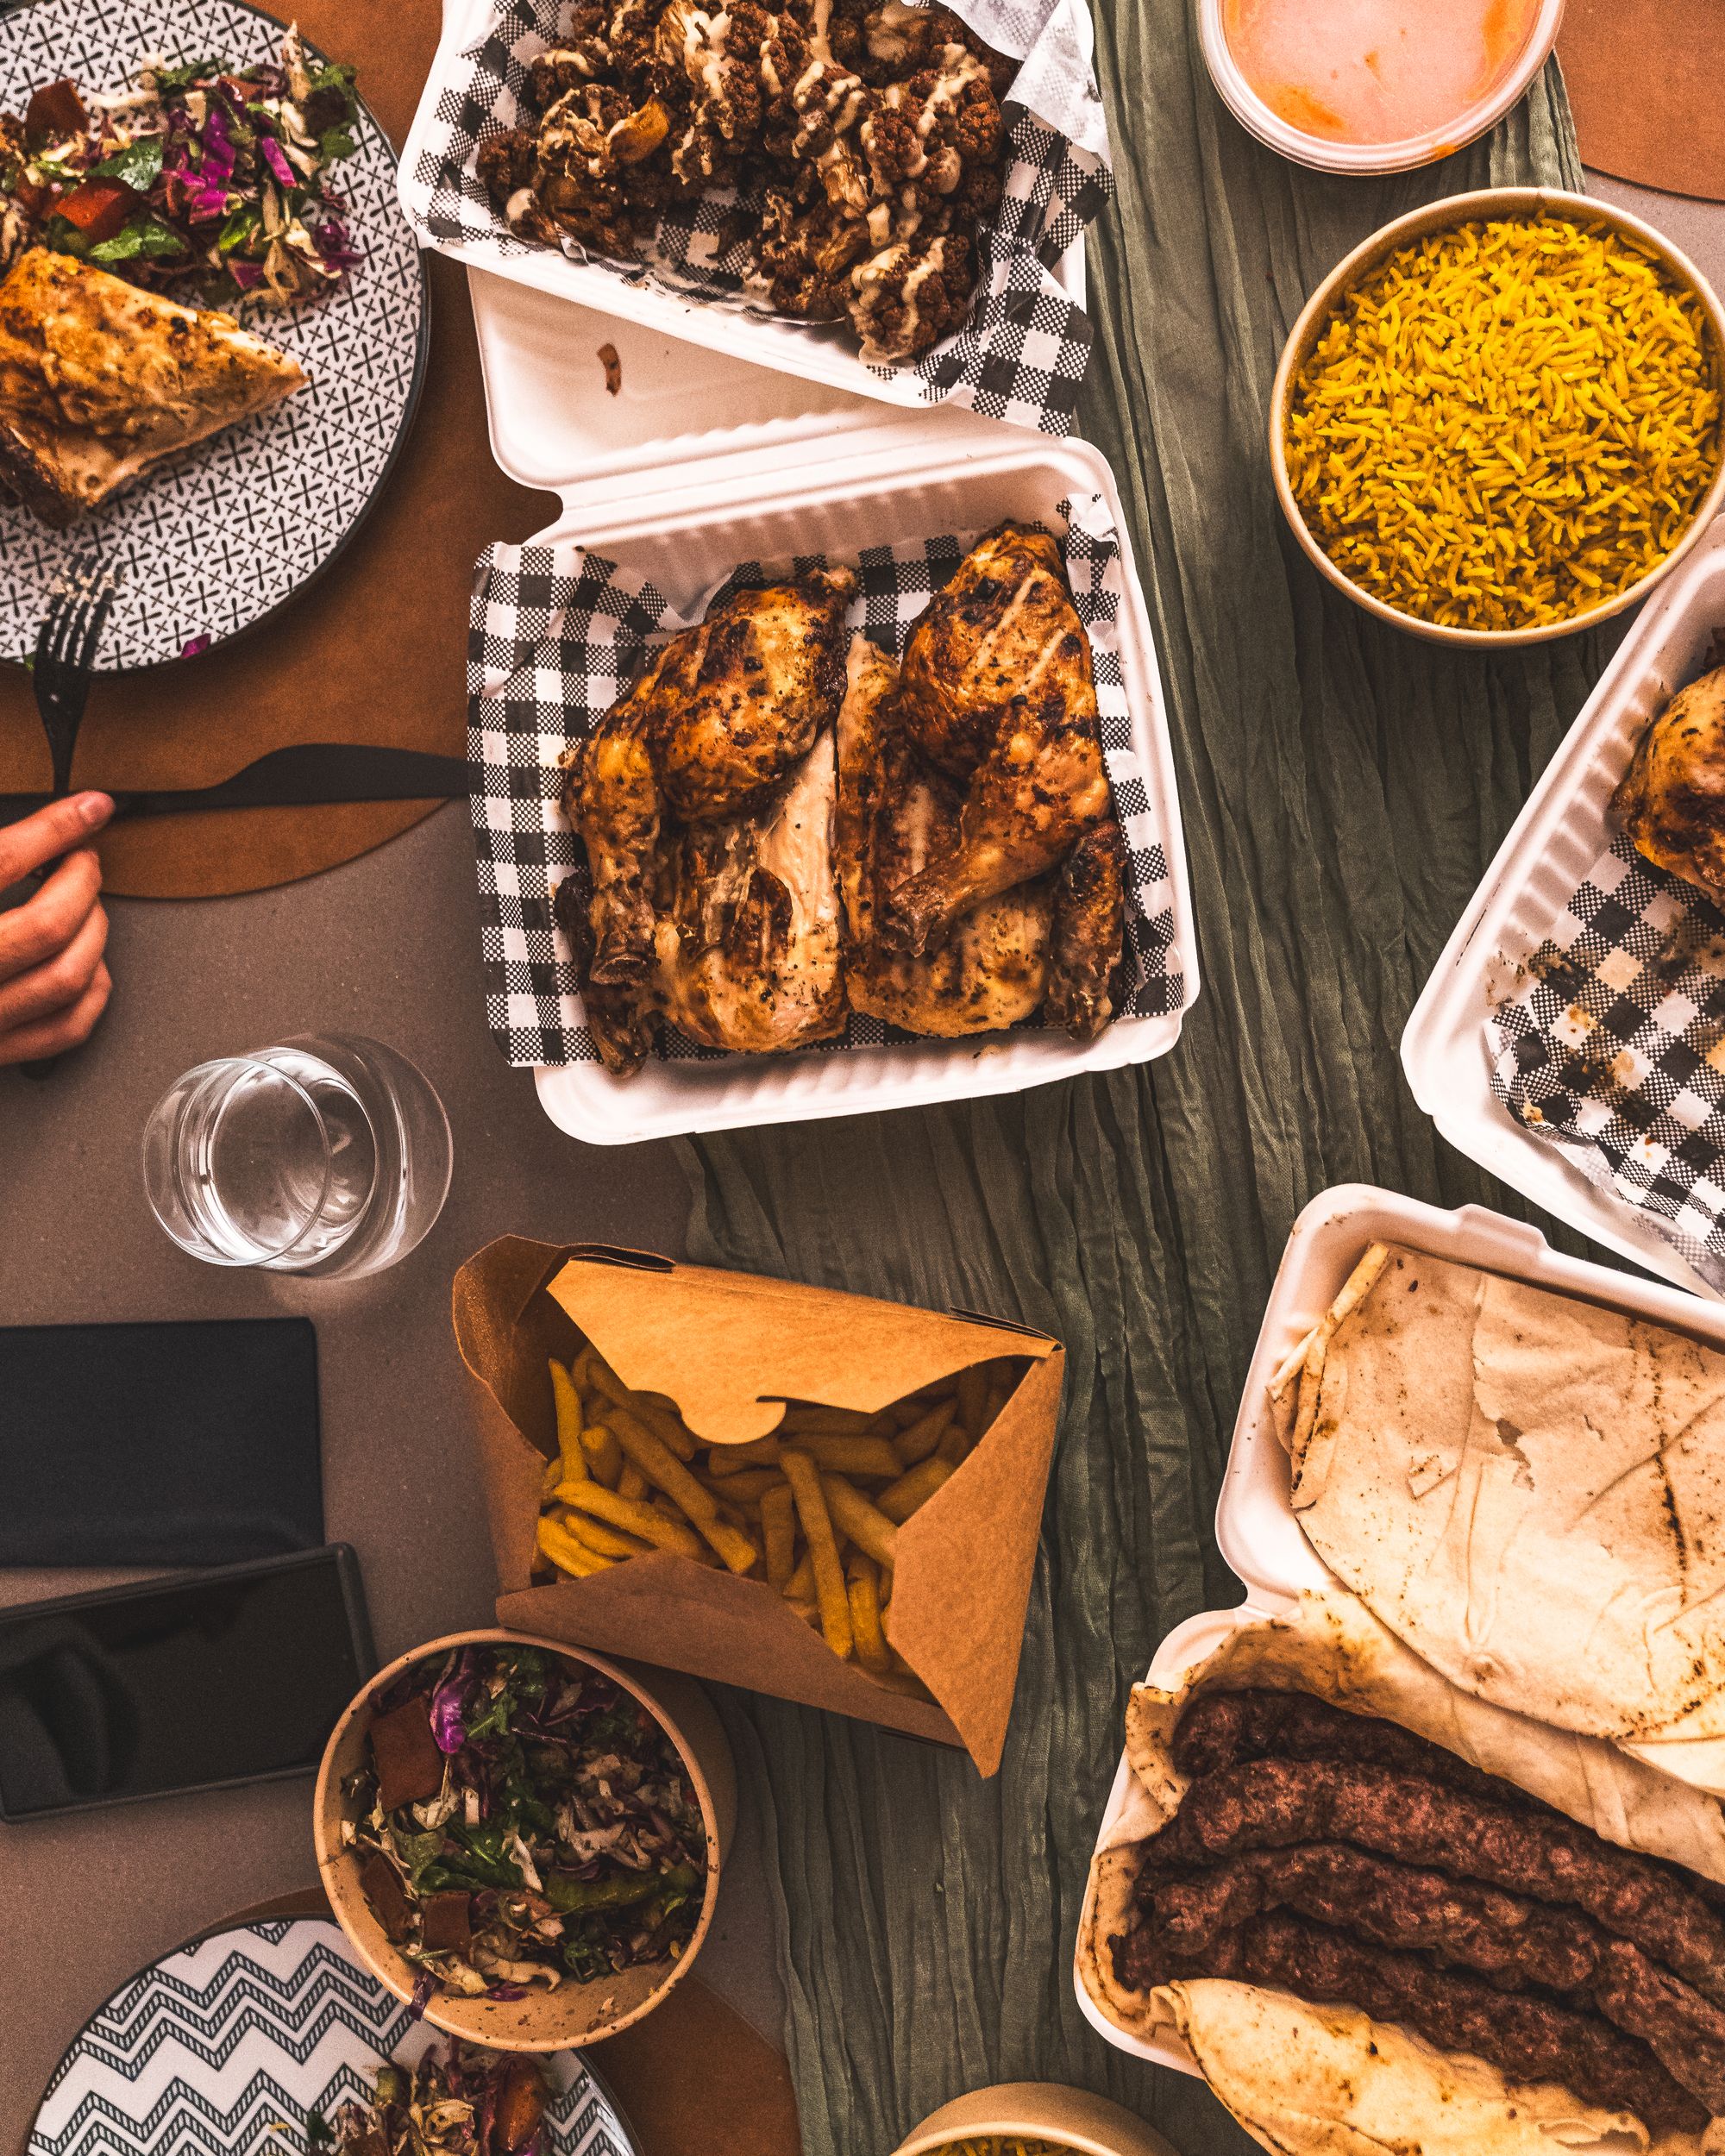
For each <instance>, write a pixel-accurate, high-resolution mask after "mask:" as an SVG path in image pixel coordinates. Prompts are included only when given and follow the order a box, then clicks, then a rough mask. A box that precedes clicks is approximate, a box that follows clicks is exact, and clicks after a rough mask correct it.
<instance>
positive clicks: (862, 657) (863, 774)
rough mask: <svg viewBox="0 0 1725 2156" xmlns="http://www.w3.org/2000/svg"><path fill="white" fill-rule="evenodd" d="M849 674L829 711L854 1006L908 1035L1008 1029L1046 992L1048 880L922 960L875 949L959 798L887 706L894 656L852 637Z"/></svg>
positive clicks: (996, 904)
mask: <svg viewBox="0 0 1725 2156" xmlns="http://www.w3.org/2000/svg"><path fill="white" fill-rule="evenodd" d="M898 687H899V670H898V667H897V666H896V665H895V664H894V661H892V660H891V659H890V658H888V656H887V655H886V654H885V653H884V652H882V651H881V650H879V649H876V647H875V645H873V644H871V643H869V642H868V640H867V639H866V638H865V637H862V636H858V637H857V638H856V642H855V643H854V644H853V645H852V646H851V653H850V686H849V687H848V689H847V691H846V693H845V699H844V708H843V709H842V710H841V711H840V712H839V715H838V858H839V876H840V882H841V885H842V887H843V889H844V908H845V917H846V920H847V924H848V925H849V927H850V938H851V958H850V968H849V990H850V1006H851V1008H852V1009H853V1010H856V1011H863V1012H868V1013H869V1014H870V1015H871V1016H872V1017H875V1018H884V1019H886V1020H887V1022H888V1024H889V1025H899V1026H902V1027H903V1028H904V1029H905V1031H906V1032H911V1033H930V1034H936V1035H942V1036H946V1037H951V1036H955V1035H958V1034H963V1033H986V1032H991V1031H995V1030H997V1029H999V1028H1000V1027H1002V1026H1007V1025H1017V1024H1018V1022H1019V1020H1020V1019H1021V1018H1028V1017H1029V1016H1030V1015H1031V1013H1032V1012H1033V1011H1034V1010H1035V1009H1036V1008H1037V1006H1038V1005H1039V1004H1040V1003H1041V1001H1042V1000H1043V997H1044V993H1046V990H1047V987H1048V959H1049V942H1050V935H1051V926H1052V917H1053V912H1054V904H1053V896H1052V893H1051V889H1050V887H1049V881H1048V879H1047V878H1046V877H1044V878H1041V879H1039V880H1038V881H1036V882H1034V883H1026V884H1020V885H1019V886H1018V887H1017V888H1016V889H1014V890H1011V891H1007V892H1003V893H1001V894H1000V897H998V898H995V899H987V900H985V901H984V902H983V903H982V905H981V906H975V907H974V908H973V909H972V910H971V912H969V913H967V914H966V915H965V916H964V917H963V919H961V920H959V921H958V922H957V923H956V924H955V925H954V927H953V930H952V932H951V934H950V936H949V937H947V938H946V940H945V942H944V943H942V944H941V946H940V948H939V949H938V950H934V951H931V952H930V953H929V954H928V955H927V956H925V957H921V958H912V957H907V956H905V955H904V954H903V953H902V952H899V951H891V950H885V949H884V948H883V947H882V946H881V943H880V941H879V937H878V935H877V932H876V931H877V927H878V920H879V912H880V908H881V904H882V902H883V901H884V900H885V899H887V898H888V895H889V894H890V893H891V892H892V891H893V890H894V888H895V887H897V886H898V885H899V884H900V883H903V882H906V881H908V879H909V878H910V877H912V876H913V875H915V874H918V873H919V871H920V870H921V869H922V868H925V866H926V865H927V863H928V862H929V861H930V860H931V859H935V858H938V857H939V856H941V855H942V854H943V853H944V852H946V851H947V850H948V849H950V848H951V847H952V846H954V845H956V844H957V840H958V799H959V797H958V791H957V787H954V785H953V784H952V782H951V780H950V779H947V778H945V777H944V776H943V775H942V774H940V773H938V772H936V771H932V770H931V769H929V768H927V767H926V766H925V765H924V764H922V763H921V761H920V760H919V758H918V757H917V755H916V753H915V751H914V750H913V748H912V747H911V744H910V742H909V740H908V738H907V736H906V734H905V731H904V729H903V726H902V725H901V724H900V718H899V713H898V711H897V708H896V705H895V699H896V697H897V694H898Z"/></svg>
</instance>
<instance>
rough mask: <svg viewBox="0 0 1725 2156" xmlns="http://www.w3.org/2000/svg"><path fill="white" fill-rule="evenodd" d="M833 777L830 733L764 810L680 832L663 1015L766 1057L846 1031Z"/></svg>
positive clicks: (661, 950) (720, 1044) (661, 968)
mask: <svg viewBox="0 0 1725 2156" xmlns="http://www.w3.org/2000/svg"><path fill="white" fill-rule="evenodd" d="M835 777H836V774H835V768H834V759H833V739H832V730H831V727H827V728H825V729H824V730H822V732H821V733H820V735H819V737H818V739H817V740H816V742H815V744H814V746H813V748H812V749H810V750H809V752H808V754H807V755H806V756H805V757H804V758H803V761H802V762H801V763H800V765H799V766H798V767H797V768H796V769H795V770H794V771H793V773H792V774H791V775H790V777H789V778H788V779H787V780H786V781H785V782H784V784H783V785H782V786H781V787H780V789H779V791H778V792H777V793H775V794H774V795H773V796H772V797H771V798H770V799H768V801H766V802H765V803H764V804H762V806H761V807H759V808H757V809H756V810H754V811H753V812H750V813H749V814H746V815H743V816H739V817H734V818H731V821H730V822H729V823H724V824H694V825H692V826H690V827H689V828H688V829H687V830H685V831H684V832H683V834H682V837H681V843H680V845H679V847H678V849H677V853H676V856H675V860H674V866H673V872H672V878H671V899H670V906H669V910H668V912H667V913H666V914H665V915H663V916H662V918H660V921H659V924H658V927H657V931H656V935H655V951H656V956H657V961H658V963H657V987H658V997H659V1006H660V1008H661V1009H662V1011H663V1012H664V1013H665V1015H666V1017H667V1018H669V1019H670V1020H671V1021H672V1023H673V1024H674V1025H678V1026H681V1029H682V1031H684V1032H685V1033H687V1035H688V1036H689V1037H690V1039H691V1040H696V1041H699V1042H701V1043H702V1044H704V1045H705V1046H706V1047H708V1048H729V1049H737V1050H746V1051H750V1052H752V1053H754V1054H756V1055H761V1054H770V1053H773V1052H775V1051H781V1050H787V1049H793V1048H809V1047H812V1046H813V1045H814V1044H815V1043H816V1042H819V1041H830V1040H832V1039H834V1038H835V1037H837V1035H838V1034H840V1033H842V1032H843V1031H844V1024H845V1018H846V1015H847V1013H846V1006H845V1001H844V964H843V955H842V937H841V933H840V921H839V911H840V909H839V898H838V883H837V874H836V865H835V862H834V858H833V843H832V841H833V831H832V824H833V809H834V793H835Z"/></svg>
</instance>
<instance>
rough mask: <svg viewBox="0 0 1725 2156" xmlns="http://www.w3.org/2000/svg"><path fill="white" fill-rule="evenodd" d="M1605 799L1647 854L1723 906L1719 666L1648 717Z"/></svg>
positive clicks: (1724, 760)
mask: <svg viewBox="0 0 1725 2156" xmlns="http://www.w3.org/2000/svg"><path fill="white" fill-rule="evenodd" d="M1611 805H1612V807H1613V809H1615V812H1616V813H1617V814H1618V816H1619V817H1620V818H1622V824H1623V828H1624V829H1625V830H1627V831H1628V834H1629V837H1630V838H1631V839H1632V840H1633V841H1634V844H1635V846H1636V848H1637V849H1638V850H1639V851H1640V852H1641V853H1644V854H1645V855H1646V856H1647V859H1648V860H1649V861H1651V862H1656V863H1657V865H1658V866H1659V868H1665V869H1668V870H1669V871H1670V872H1671V874H1672V875H1674V876H1681V877H1682V878H1683V879H1684V882H1686V883H1692V884H1693V885H1694V886H1695V887H1696V888H1697V890H1698V891H1704V892H1705V893H1707V896H1708V897H1709V899H1712V901H1713V903H1714V904H1715V906H1725V667H1715V668H1714V669H1713V671H1712V672H1711V673H1710V674H1703V675H1702V677H1701V679H1700V680H1698V681H1691V683H1690V685H1689V686H1688V687H1687V688H1686V689H1682V690H1680V691H1679V692H1678V694H1677V695H1675V696H1674V697H1673V698H1672V700H1671V702H1670V703H1669V704H1667V705H1666V706H1665V709H1664V711H1661V712H1660V713H1659V717H1658V718H1656V719H1654V720H1653V724H1651V725H1650V726H1649V727H1648V728H1647V732H1646V733H1644V734H1643V735H1642V736H1641V738H1640V741H1639V742H1638V743H1637V744H1636V747H1635V754H1634V757H1633V758H1632V759H1631V761H1630V764H1629V768H1628V771H1626V772H1625V773H1624V774H1623V777H1622V780H1621V781H1620V782H1619V784H1618V787H1617V791H1616V792H1615V793H1614V794H1613V795H1612V797H1611Z"/></svg>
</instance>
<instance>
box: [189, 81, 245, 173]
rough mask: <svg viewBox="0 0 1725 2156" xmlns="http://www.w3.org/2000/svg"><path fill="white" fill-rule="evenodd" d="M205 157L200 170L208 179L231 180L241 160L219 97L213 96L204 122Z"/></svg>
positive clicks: (224, 108) (225, 110)
mask: <svg viewBox="0 0 1725 2156" xmlns="http://www.w3.org/2000/svg"><path fill="white" fill-rule="evenodd" d="M202 141H203V147H204V158H203V161H202V163H201V164H200V165H199V166H198V172H200V174H201V175H202V176H203V178H204V179H206V180H223V181H225V180H229V179H232V178H233V177H234V167H235V164H237V163H238V161H239V152H238V150H237V149H236V148H235V145H234V136H233V133H232V130H231V129H230V128H229V125H228V113H227V109H226V107H225V106H224V105H223V103H222V100H221V99H220V98H219V97H211V99H210V109H209V112H208V115H207V116H206V117H205V119H204V134H203V137H202Z"/></svg>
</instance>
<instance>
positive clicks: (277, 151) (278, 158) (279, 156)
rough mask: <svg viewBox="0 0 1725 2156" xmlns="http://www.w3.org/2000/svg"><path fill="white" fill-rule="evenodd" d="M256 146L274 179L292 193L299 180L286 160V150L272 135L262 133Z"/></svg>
mask: <svg viewBox="0 0 1725 2156" xmlns="http://www.w3.org/2000/svg"><path fill="white" fill-rule="evenodd" d="M258 147H260V149H261V150H262V152H263V154H264V162H265V164H266V165H267V166H269V168H270V170H271V172H273V173H274V175H275V177H276V179H278V180H279V181H280V183H281V185H283V186H284V187H285V188H286V190H287V191H288V192H289V193H290V194H292V192H293V190H294V189H295V188H296V187H297V186H298V185H299V182H298V179H296V178H295V177H294V171H293V167H292V165H290V164H289V163H288V161H287V153H286V151H285V150H284V149H283V147H281V145H280V143H279V142H278V141H276V139H275V137H274V136H273V135H264V136H263V137H262V138H261V140H260V142H259V145H258Z"/></svg>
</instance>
